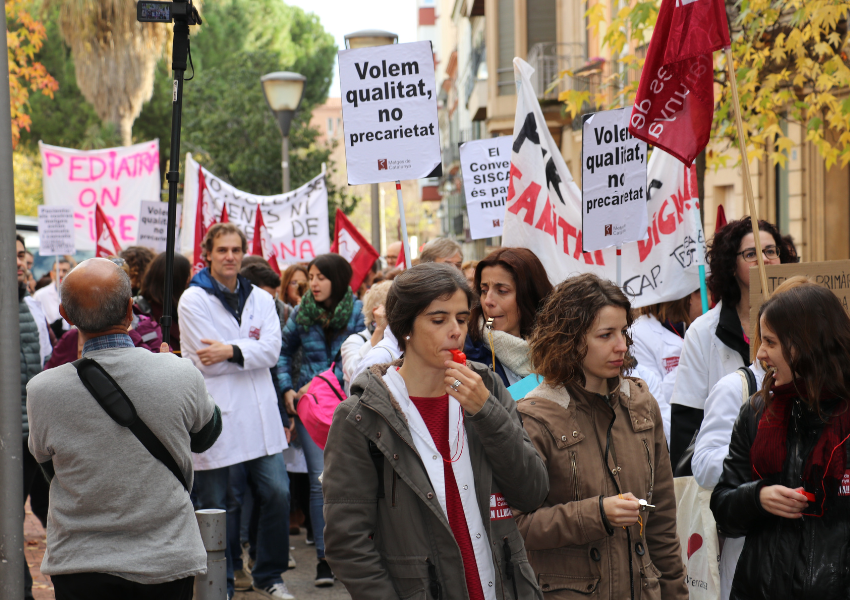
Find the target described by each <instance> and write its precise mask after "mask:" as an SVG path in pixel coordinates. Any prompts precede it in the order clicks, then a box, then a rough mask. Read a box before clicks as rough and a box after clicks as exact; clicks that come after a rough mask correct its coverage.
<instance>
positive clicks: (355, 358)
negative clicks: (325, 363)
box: [339, 329, 372, 396]
mask: <svg viewBox="0 0 850 600" xmlns="http://www.w3.org/2000/svg"><path fill="white" fill-rule="evenodd" d="M371 339H372V334H370V333H369V330H368V329H364V330H363V331H360V332H358V333H352V334H351V335H350V336H348V339H346V340H345V341H344V342H343V343H342V346H341V347H340V349H339V353H340V355H341V356H342V379H343V388H344V389H345V394H346V396H347V395H348V394H349V393H351V375H352V374H354V373H360V370H359V367H360V361H361V360H363V357H364V356H366V353H367V352H369V350H371V349H372V342H371Z"/></svg>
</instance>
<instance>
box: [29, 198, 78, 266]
mask: <svg viewBox="0 0 850 600" xmlns="http://www.w3.org/2000/svg"><path fill="white" fill-rule="evenodd" d="M74 235H75V233H74V211H73V209H71V208H70V207H67V206H39V207H38V240H39V248H38V253H39V254H40V255H41V256H63V255H65V254H70V255H72V256H73V254H74V253H75V252H76V251H77V249H76V247H75V245H74Z"/></svg>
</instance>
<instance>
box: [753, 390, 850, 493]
mask: <svg viewBox="0 0 850 600" xmlns="http://www.w3.org/2000/svg"><path fill="white" fill-rule="evenodd" d="M805 389H806V388H805V384H804V383H803V382H802V381H800V380H797V381H796V385H795V383H787V384H785V385H780V386H774V387H773V388H771V391H772V392H773V401H772V402H771V405H770V408H769V409H767V410H765V411H764V413H763V414H762V416H761V419H759V424H758V433H757V434H756V439H755V441H754V442H753V446H752V448H751V449H750V461H751V463H752V470H753V480H754V481H755V480H759V479H766V478H768V477H770V476H771V475H776V474H780V473H782V468H783V466H784V464H785V459H786V458H787V456H788V444H787V438H788V427H789V424H790V421H791V410H792V407H793V405H794V401H795V400H796V399H798V398H801V399H802V408H803V410H809V408H808V405H807V404H806V402H805V399H806V392H805ZM798 390H799V391H798ZM800 392H802V395H801V393H800ZM834 398H835V397H834V396H831V395H830V394H829V393H827V392H824V393H822V394H821V399H823V400H829V399H834ZM848 437H850V408H848V406H847V402H846V401H842V402H839V403H838V405H837V407H836V410H835V411H834V414H833V416H832V417H830V419H829V421H828V422H827V423H826V424H825V425H824V427H823V431H821V434H820V437H819V438H818V441H817V442H816V443H815V446H814V448H813V449H812V451H811V453H810V454H809V456H808V457H806V462H805V464H804V466H803V483H804V487H805V489H806V491H808V492H813V493H815V495H816V497H817V503H818V504H820V503H821V502H822V500H823V498H824V496H825V495H826V492H827V490H829V491H830V492H833V491H836V490H837V489H838V485H839V483H840V482H841V480H842V478H843V477H844V475H845V472H846V470H847V466H848V465H847V464H846V463H847V460H846V458H847V452H846V446H845V445H844V444H845V443H846V442H847V439H848ZM830 495H832V494H831V493H830Z"/></svg>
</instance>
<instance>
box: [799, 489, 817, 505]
mask: <svg viewBox="0 0 850 600" xmlns="http://www.w3.org/2000/svg"><path fill="white" fill-rule="evenodd" d="M797 493H798V494H803V495H804V496H805V497H806V500H808V501H809V502H814V501H815V495H814V494H812V493H811V492H806V491H804V490H797Z"/></svg>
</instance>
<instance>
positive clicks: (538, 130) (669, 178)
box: [502, 59, 705, 308]
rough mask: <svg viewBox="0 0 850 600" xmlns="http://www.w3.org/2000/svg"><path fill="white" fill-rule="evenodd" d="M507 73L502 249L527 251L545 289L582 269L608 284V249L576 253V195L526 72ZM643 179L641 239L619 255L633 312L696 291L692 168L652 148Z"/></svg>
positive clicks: (698, 245)
mask: <svg viewBox="0 0 850 600" xmlns="http://www.w3.org/2000/svg"><path fill="white" fill-rule="evenodd" d="M514 72H515V74H516V79H517V113H516V120H515V123H514V136H513V138H514V139H513V148H512V155H511V180H510V184H509V187H508V195H507V198H506V211H505V225H504V232H503V234H502V245H503V246H514V247H520V248H528V249H529V250H531V251H532V252H534V253H535V254H536V255H537V257H538V258H539V259H540V262H542V263H543V266H544V267H545V268H546V272H547V274H548V275H549V279H550V281H551V282H552V283H553V284H558V283H560V282H561V281H563V280H565V279H566V278H567V277H571V276H573V275H577V274H579V273H584V272H592V273H596V274H597V275H599V276H600V277H605V278H607V279H611V280H613V279H614V278H615V277H616V262H615V260H616V256H615V251H614V248H607V249H605V250H596V251H594V252H582V231H581V190H579V188H578V186H576V184H575V181H574V180H573V176H572V174H571V173H570V171H569V169H567V165H566V164H565V163H564V160H563V158H562V157H561V153H560V151H559V149H558V146H557V144H555V141H554V140H553V139H552V136H551V135H550V134H549V130H548V129H547V127H546V125H545V122H546V121H545V119H544V117H543V113H542V111H541V110H540V105H539V103H538V101H537V96H536V94H535V91H534V88H533V87H532V85H531V81H530V77H531V75H532V74H533V73H534V69H533V68H532V67H531V66H530V65H529V64H528V63H526V62H525V61H523V60H521V59H514ZM538 123H540V124H541V126H539V127H538V125H537V124H538ZM646 181H647V183H646V186H647V189H649V190H650V192H649V193H648V194H647V193H646V192H644V193H645V194H646V196H648V197H649V203H648V204H647V215H646V216H645V217H644V218H646V219H647V225H646V226H645V227H646V229H644V231H645V232H647V234H648V237H647V238H646V239H645V240H641V241H638V242H632V243H628V244H624V245H623V251H622V273H623V288H624V291H625V292H626V293H627V294H628V295H629V297H630V299H631V300H632V307H634V308H638V307H641V306H648V305H650V304H656V303H658V302H665V301H667V300H676V299H678V298H682V297H684V296H686V295H687V294H690V293H691V292H693V291H694V290H696V289H698V288H699V271H698V265H699V264H700V263H701V261H702V260H703V245H704V242H705V238H704V236H703V232H702V227H701V226H700V225H699V221H698V219H695V218H694V212H693V211H695V210H696V211H698V210H699V201H698V199H697V198H698V196H697V184H696V167H695V166H691V168H690V169H687V168H685V166H684V165H683V164H682V163H680V162H679V161H678V160H676V159H675V158H673V157H672V156H670V155H669V154H666V153H664V152H663V151H661V150H659V149H657V148H656V149H655V150H653V152H652V157H651V158H650V159H649V166H648V169H647V180H646Z"/></svg>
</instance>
